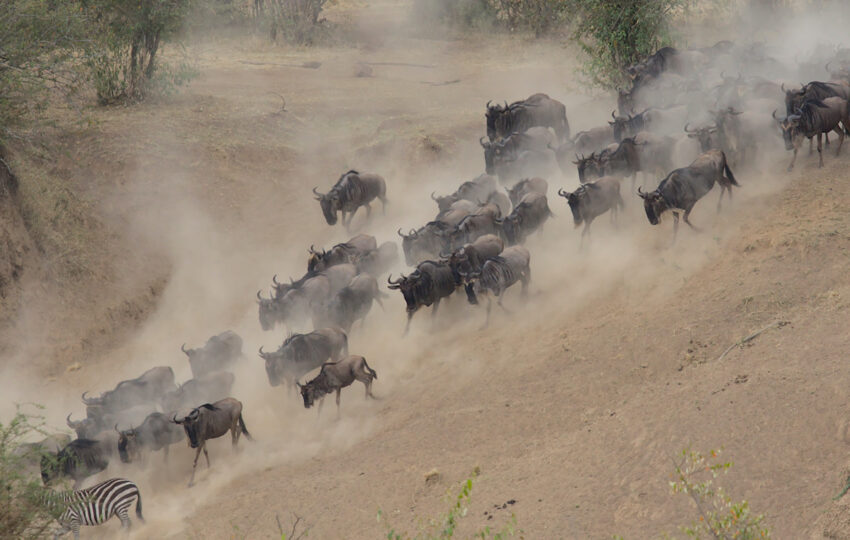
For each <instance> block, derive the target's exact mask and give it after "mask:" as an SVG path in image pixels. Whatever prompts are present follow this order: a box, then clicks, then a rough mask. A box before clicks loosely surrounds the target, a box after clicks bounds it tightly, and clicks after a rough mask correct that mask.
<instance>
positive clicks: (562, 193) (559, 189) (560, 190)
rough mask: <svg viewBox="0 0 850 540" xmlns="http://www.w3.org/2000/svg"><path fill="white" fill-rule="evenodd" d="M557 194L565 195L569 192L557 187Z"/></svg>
mask: <svg viewBox="0 0 850 540" xmlns="http://www.w3.org/2000/svg"><path fill="white" fill-rule="evenodd" d="M558 195H560V196H561V197H566V196H567V195H569V193H567V192H566V191H564V188H558Z"/></svg>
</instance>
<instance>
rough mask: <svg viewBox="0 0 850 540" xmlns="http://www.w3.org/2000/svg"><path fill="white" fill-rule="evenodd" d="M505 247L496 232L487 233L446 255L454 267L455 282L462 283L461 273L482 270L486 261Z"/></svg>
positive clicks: (451, 266) (450, 265)
mask: <svg viewBox="0 0 850 540" xmlns="http://www.w3.org/2000/svg"><path fill="white" fill-rule="evenodd" d="M503 249H505V242H504V240H502V239H501V238H500V237H498V236H496V235H495V234H485V235H483V236H480V237H478V238H477V239H476V240H475V241H474V242H471V243H469V244H466V245H464V246H462V247H460V248H458V249H456V250H454V251H453V252H451V253H450V254H449V255H448V256H446V257H445V259H446V261H447V262H448V263H449V267H450V268H451V269H452V275H453V276H454V279H455V283H456V284H458V285H461V284H462V279H461V274H462V273H467V274H468V273H470V272H475V271H477V270H480V269H481V267H482V266H484V262H485V261H486V260H487V259H489V258H491V257H495V256H496V255H498V254H499V253H501V252H502V250H503Z"/></svg>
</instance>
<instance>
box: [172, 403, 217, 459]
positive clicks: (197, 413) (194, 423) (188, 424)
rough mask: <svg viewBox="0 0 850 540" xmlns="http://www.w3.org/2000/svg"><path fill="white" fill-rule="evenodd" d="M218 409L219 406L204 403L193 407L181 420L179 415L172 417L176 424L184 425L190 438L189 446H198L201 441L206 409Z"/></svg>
mask: <svg viewBox="0 0 850 540" xmlns="http://www.w3.org/2000/svg"><path fill="white" fill-rule="evenodd" d="M207 410H209V411H217V410H218V407H215V406H213V405H211V404H209V403H204V404H203V405H201V406H200V407H195V408H194V409H192V412H190V413H189V414H188V415H186V416H184V417H183V418H181V419H180V420H178V419H177V415H176V414H175V415H174V417H173V418H172V419H171V421H172V422H174V423H175V424H180V425H182V426H183V430H184V431H185V432H186V436H187V437H188V438H189V446H190V447H191V448H197V447H198V445H199V444H200V443H201V440H200V439H201V431H202V429H203V426H202V420H203V414H204V413H205V411H207Z"/></svg>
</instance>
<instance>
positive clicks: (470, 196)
mask: <svg viewBox="0 0 850 540" xmlns="http://www.w3.org/2000/svg"><path fill="white" fill-rule="evenodd" d="M497 189H498V185H497V184H496V177H495V176H490V175H489V174H486V173H485V174H481V175H479V176H476V177H475V178H473V179H472V180H468V181H466V182H464V183H462V184H461V185H460V186H459V187H458V188H457V189H456V190H455V191H454V193H452V194H451V195H444V196H441V197H438V196H436V195H434V193H431V199H433V200H434V202H436V203H437V207H438V208H439V212H440V214H443V213H445V212H448V211H449V208H450V207H451V206H452V205H453V204H454V203H456V202H458V201H471V202H474V203H479V202H486V201H487V199H488V198H489V197H490V195H491V194H492V193H493V192H494V191H496V190H497Z"/></svg>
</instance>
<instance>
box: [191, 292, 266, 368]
mask: <svg viewBox="0 0 850 540" xmlns="http://www.w3.org/2000/svg"><path fill="white" fill-rule="evenodd" d="M257 294H260V291H257ZM180 350H181V351H183V354H185V355H186V356H189V351H187V350H186V344H185V343H184V344H183V345H180Z"/></svg>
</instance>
